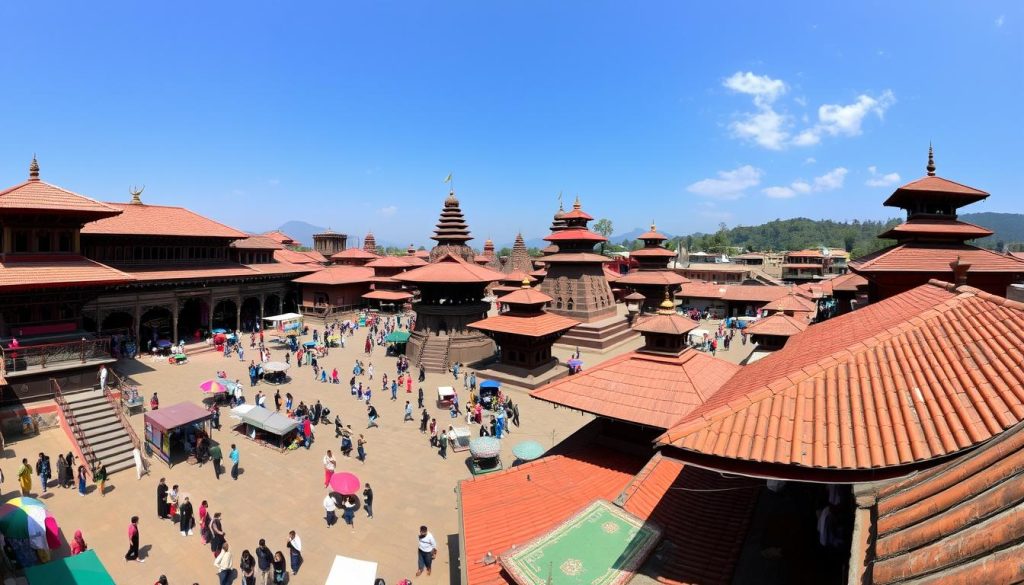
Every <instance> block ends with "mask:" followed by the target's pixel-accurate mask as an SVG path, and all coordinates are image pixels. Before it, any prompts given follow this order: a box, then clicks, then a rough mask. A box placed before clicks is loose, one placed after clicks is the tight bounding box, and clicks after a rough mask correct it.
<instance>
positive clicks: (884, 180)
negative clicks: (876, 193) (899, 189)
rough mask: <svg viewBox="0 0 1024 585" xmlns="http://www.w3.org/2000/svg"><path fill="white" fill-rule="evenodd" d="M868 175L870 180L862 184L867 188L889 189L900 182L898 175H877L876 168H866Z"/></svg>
mask: <svg viewBox="0 0 1024 585" xmlns="http://www.w3.org/2000/svg"><path fill="white" fill-rule="evenodd" d="M868 173H869V174H870V175H871V178H870V179H868V180H867V181H866V182H865V183H864V184H865V185H867V186H868V187H889V186H892V185H895V184H896V183H899V182H900V174H899V173H886V174H884V175H882V174H879V173H878V167H875V166H870V167H868Z"/></svg>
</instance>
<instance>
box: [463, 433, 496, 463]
mask: <svg viewBox="0 0 1024 585" xmlns="http://www.w3.org/2000/svg"><path fill="white" fill-rule="evenodd" d="M469 452H470V454H472V455H473V457H482V458H485V459H487V458H490V457H497V456H498V454H499V453H501V441H500V440H498V439H495V438H494V437H477V438H475V439H473V440H472V441H470V442H469Z"/></svg>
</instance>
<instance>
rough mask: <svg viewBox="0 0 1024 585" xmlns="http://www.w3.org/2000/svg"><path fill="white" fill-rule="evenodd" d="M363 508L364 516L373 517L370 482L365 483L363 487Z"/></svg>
mask: <svg viewBox="0 0 1024 585" xmlns="http://www.w3.org/2000/svg"><path fill="white" fill-rule="evenodd" d="M363 509H364V510H366V517H367V518H371V519H372V518H373V490H372V489H370V484H366V487H365V488H363Z"/></svg>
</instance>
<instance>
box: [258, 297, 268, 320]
mask: <svg viewBox="0 0 1024 585" xmlns="http://www.w3.org/2000/svg"><path fill="white" fill-rule="evenodd" d="M266 296H267V295H266V293H260V329H262V328H263V303H264V302H266Z"/></svg>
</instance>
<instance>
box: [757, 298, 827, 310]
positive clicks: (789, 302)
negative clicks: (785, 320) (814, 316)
mask: <svg viewBox="0 0 1024 585" xmlns="http://www.w3.org/2000/svg"><path fill="white" fill-rule="evenodd" d="M761 308H762V309H765V310H767V311H799V312H803V313H813V312H815V311H817V310H818V306H817V305H816V304H815V303H814V302H813V301H809V300H807V299H805V298H803V297H800V296H798V295H795V294H789V295H786V296H784V297H779V298H777V299H775V300H774V301H771V302H770V303H768V304H766V305H765V306H763V307H761Z"/></svg>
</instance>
